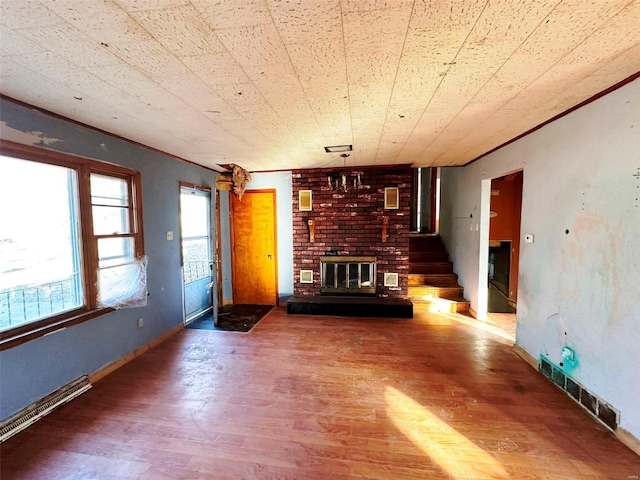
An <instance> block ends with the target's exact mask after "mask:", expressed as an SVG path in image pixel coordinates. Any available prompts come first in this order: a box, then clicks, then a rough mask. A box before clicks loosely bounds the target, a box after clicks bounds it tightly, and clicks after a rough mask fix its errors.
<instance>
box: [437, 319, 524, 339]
mask: <svg viewBox="0 0 640 480" xmlns="http://www.w3.org/2000/svg"><path fill="white" fill-rule="evenodd" d="M439 315H442V316H444V317H446V318H448V319H450V320H453V321H454V322H457V323H462V324H463V325H467V326H469V327H473V328H476V329H478V330H482V331H484V332H489V333H492V334H494V335H497V336H499V337H501V338H504V339H505V340H508V341H509V342H510V343H515V341H516V339H515V336H513V335H512V334H510V333H508V332H506V331H504V330H503V329H502V328H500V327H497V326H495V325H492V324H490V323H487V322H483V321H482V320H476V319H475V318H472V317H467V316H465V315H460V314H451V313H440V314H439Z"/></svg>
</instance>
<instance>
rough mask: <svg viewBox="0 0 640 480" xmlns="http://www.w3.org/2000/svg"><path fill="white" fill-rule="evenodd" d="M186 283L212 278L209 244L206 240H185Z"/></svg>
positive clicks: (183, 242) (183, 247) (183, 252)
mask: <svg viewBox="0 0 640 480" xmlns="http://www.w3.org/2000/svg"><path fill="white" fill-rule="evenodd" d="M182 255H183V259H184V283H185V284H186V283H191V282H195V281H196V280H200V279H202V278H211V268H210V266H209V242H208V240H207V239H206V238H204V239H194V240H183V241H182Z"/></svg>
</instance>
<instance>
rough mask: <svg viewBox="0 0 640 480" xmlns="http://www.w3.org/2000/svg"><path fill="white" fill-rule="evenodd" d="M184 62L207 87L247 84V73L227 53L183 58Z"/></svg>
mask: <svg viewBox="0 0 640 480" xmlns="http://www.w3.org/2000/svg"><path fill="white" fill-rule="evenodd" d="M181 60H182V62H183V63H184V64H185V65H186V66H187V68H189V70H190V71H191V72H193V73H194V74H195V75H197V76H198V77H199V78H200V79H201V80H202V81H203V82H204V83H206V84H207V85H224V84H232V83H246V82H248V81H249V78H248V77H247V75H246V73H245V72H244V70H243V69H242V67H241V66H240V65H238V63H237V62H236V61H235V60H234V58H233V57H232V56H231V55H230V54H229V53H228V52H226V51H224V52H217V53H210V54H207V55H197V56H194V57H182V58H181Z"/></svg>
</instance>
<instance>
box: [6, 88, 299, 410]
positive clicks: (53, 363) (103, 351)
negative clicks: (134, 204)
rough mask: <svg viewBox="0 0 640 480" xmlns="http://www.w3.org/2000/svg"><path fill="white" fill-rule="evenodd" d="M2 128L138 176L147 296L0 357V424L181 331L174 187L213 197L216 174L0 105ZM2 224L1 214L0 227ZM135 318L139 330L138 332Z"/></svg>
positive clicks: (176, 192)
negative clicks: (190, 186)
mask: <svg viewBox="0 0 640 480" xmlns="http://www.w3.org/2000/svg"><path fill="white" fill-rule="evenodd" d="M0 120H1V122H2V130H1V134H2V138H3V139H7V140H12V141H15V142H19V143H23V144H31V145H38V144H39V143H40V141H41V139H42V138H44V139H46V143H48V146H47V148H49V149H53V150H58V151H61V152H66V153H71V154H75V155H81V156H84V157H89V158H94V159H96V160H102V161H106V162H110V163H115V164H118V165H123V166H126V167H130V168H133V169H135V170H139V171H140V172H141V174H142V199H143V221H144V239H145V252H146V254H147V255H148V257H149V266H148V289H149V294H150V295H149V298H148V305H147V306H146V307H141V308H132V309H124V310H119V311H116V312H113V313H110V314H107V315H102V316H100V317H98V318H95V319H93V320H90V321H87V322H85V323H82V324H80V325H76V326H73V327H70V328H67V329H64V330H61V331H57V332H56V333H53V334H51V335H48V336H45V337H40V338H38V339H35V340H33V341H30V342H28V343H25V344H23V345H20V346H17V347H14V348H11V349H9V350H5V351H3V352H0V396H1V397H0V419H4V418H6V417H8V416H10V415H12V414H13V413H15V412H17V411H18V410H20V409H22V408H23V407H25V406H27V405H29V404H31V403H33V402H34V401H36V400H38V399H40V398H42V397H43V396H45V395H47V394H49V393H51V392H52V391H55V390H57V389H58V388H59V387H61V386H63V385H65V384H67V383H69V382H70V381H72V380H74V379H76V378H77V377H79V376H81V375H83V374H90V373H93V372H95V371H97V370H99V369H100V368H102V367H104V366H106V365H108V364H110V363H112V362H113V361H115V360H117V359H118V358H120V357H122V356H124V355H126V354H128V353H130V352H132V351H134V350H135V349H137V348H139V347H141V346H143V345H145V344H147V343H149V342H150V341H152V340H153V339H155V338H157V337H159V336H161V335H162V334H163V333H165V332H167V331H169V330H171V329H172V328H174V327H176V326H178V325H180V324H181V323H182V281H181V270H180V242H179V231H180V230H179V225H180V222H179V215H178V206H179V188H178V182H179V181H184V182H190V183H194V184H198V185H208V186H210V187H211V188H212V189H213V188H214V183H213V182H214V179H215V176H216V173H215V172H213V171H211V170H208V169H205V168H202V167H198V166H195V165H191V164H189V163H186V162H181V161H178V160H175V159H172V158H170V157H168V156H166V155H162V154H160V153H157V152H154V151H152V150H150V149H147V148H144V147H141V146H138V145H135V144H133V143H130V142H127V141H125V140H121V139H118V138H115V137H112V136H109V135H105V134H102V133H100V132H97V131H94V130H91V129H89V128H85V127H82V126H80V125H77V124H74V123H71V122H67V121H64V120H61V119H59V118H56V117H53V116H50V115H47V114H44V113H41V112H38V111H35V110H32V109H30V108H27V107H25V106H22V105H19V104H15V103H13V102H11V101H8V100H6V99H0ZM33 132H35V133H33ZM2 174H3V173H2V161H1V160H0V175H2ZM41 193H43V194H46V192H41ZM289 197H290V196H289ZM289 200H290V198H289ZM289 203H290V202H289ZM1 216H2V213H1V212H0V221H1ZM169 230H171V231H173V232H174V234H175V236H174V240H173V241H167V240H166V232H167V231H169ZM44 233H45V232H43V234H44ZM140 317H142V318H144V327H143V328H138V326H137V320H138V318H140Z"/></svg>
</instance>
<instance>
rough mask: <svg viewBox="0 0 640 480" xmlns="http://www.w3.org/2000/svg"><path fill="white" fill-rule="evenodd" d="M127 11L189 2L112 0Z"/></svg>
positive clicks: (181, 0) (180, 4) (184, 0)
mask: <svg viewBox="0 0 640 480" xmlns="http://www.w3.org/2000/svg"><path fill="white" fill-rule="evenodd" d="M113 1H114V2H115V3H117V4H118V5H120V7H122V8H123V9H125V10H127V11H129V12H137V11H140V10H159V9H166V8H172V7H179V6H184V5H187V4H189V0H113Z"/></svg>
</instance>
